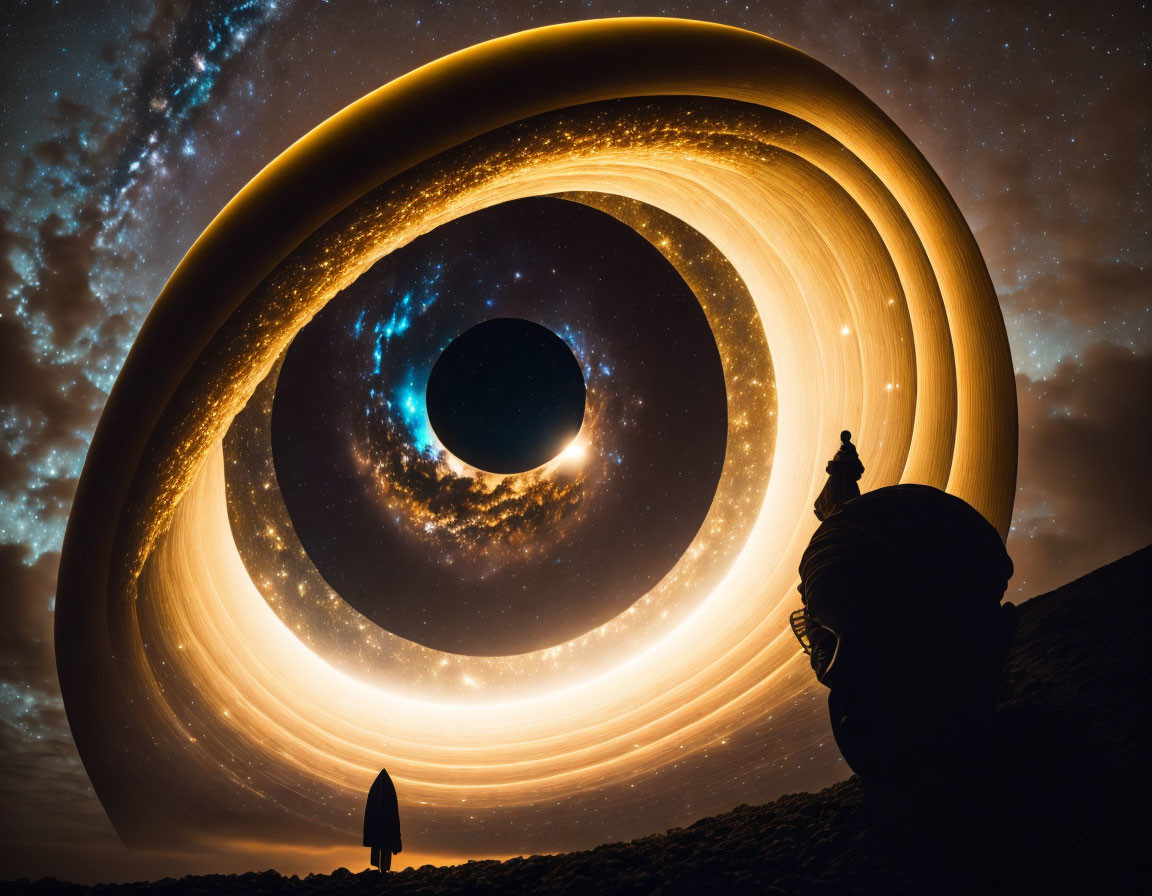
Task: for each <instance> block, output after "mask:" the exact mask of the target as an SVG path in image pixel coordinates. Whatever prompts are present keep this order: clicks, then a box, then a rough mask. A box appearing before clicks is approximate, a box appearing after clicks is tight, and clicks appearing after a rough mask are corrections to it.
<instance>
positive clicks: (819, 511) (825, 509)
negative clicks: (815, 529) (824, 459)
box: [815, 430, 864, 521]
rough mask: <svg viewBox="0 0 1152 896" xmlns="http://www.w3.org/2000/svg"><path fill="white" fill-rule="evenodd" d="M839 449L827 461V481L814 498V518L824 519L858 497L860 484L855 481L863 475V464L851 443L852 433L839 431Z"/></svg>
mask: <svg viewBox="0 0 1152 896" xmlns="http://www.w3.org/2000/svg"><path fill="white" fill-rule="evenodd" d="M840 442H841V445H840V450H839V451H837V452H836V455H835V456H834V457H833V458H832V460H830V461H828V466H827V468H826V472H827V473H828V481H827V482H826V483H824V488H823V490H822V491H821V492H820V495H819V497H818V498H816V507H815V510H816V519H818V520H821V521H823V520H826V519H828V517H830V516H831V515H832V514H834V513H835V512H836V511H837V510H839V509H840V508H841V507H843V506H844V505H845V504H846V503H848V502H849V501H851V500H852V499H853V498H859V497H860V486H858V485H857V484H856V483H857V482H859V481H860V477H861V476H863V475H864V464H862V463H860V456H859V455H858V454H857V453H856V446H855V445H853V444H852V433H850V432H849V431H848V430H844V431H843V432H842V433H840Z"/></svg>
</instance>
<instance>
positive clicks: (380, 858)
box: [364, 768, 403, 871]
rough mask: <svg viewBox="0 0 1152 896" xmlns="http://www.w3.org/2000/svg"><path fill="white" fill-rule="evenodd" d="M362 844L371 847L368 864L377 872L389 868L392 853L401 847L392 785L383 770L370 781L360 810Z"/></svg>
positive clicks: (398, 813)
mask: <svg viewBox="0 0 1152 896" xmlns="http://www.w3.org/2000/svg"><path fill="white" fill-rule="evenodd" d="M364 845H365V846H367V847H370V848H371V850H372V856H371V858H372V864H373V865H374V866H376V867H377V868H379V869H380V870H381V871H387V870H389V869H390V868H391V867H392V855H393V853H398V852H400V851H401V850H402V849H403V846H402V845H401V843H400V805H399V803H398V802H397V799H396V787H395V785H393V783H392V779H391V778H390V777H389V776H388V770H387V769H383V768H382V769H380V774H378V775H377V776H376V780H375V781H373V782H372V787H371V789H370V790H369V791H368V805H367V806H366V807H365V809H364Z"/></svg>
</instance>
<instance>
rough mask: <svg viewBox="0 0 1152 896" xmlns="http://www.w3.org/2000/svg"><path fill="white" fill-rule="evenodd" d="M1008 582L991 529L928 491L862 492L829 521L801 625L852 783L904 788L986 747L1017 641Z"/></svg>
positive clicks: (819, 539)
mask: <svg viewBox="0 0 1152 896" xmlns="http://www.w3.org/2000/svg"><path fill="white" fill-rule="evenodd" d="M1011 575H1012V561H1011V559H1010V558H1009V557H1008V554H1007V552H1006V551H1005V550H1004V545H1003V543H1002V542H1001V541H1000V536H999V534H998V533H997V532H996V530H995V529H994V528H993V527H992V525H991V524H990V523H989V522H988V521H987V520H985V519H984V517H982V516H981V515H980V514H979V513H978V512H977V511H976V510H975V509H974V508H973V507H972V506H971V505H969V504H967V503H966V502H964V501H962V500H961V499H960V498H957V497H954V496H952V495H949V494H946V493H945V492H942V491H940V490H939V489H935V488H931V487H930V486H925V485H895V486H890V487H888V488H881V489H877V490H875V491H871V492H867V493H865V494H863V495H861V496H860V497H858V498H854V499H852V500H850V501H848V502H847V503H845V504H844V505H843V506H842V507H841V508H840V509H839V510H838V511H837V512H835V513H833V514H831V515H830V516H828V518H827V519H825V520H824V522H823V523H822V524H821V525H820V528H819V529H817V530H816V534H815V535H813V536H812V540H811V542H810V543H809V545H808V548H807V550H805V552H804V556H803V559H802V560H801V562H800V578H801V584H800V592H801V595H802V596H803V598H804V609H803V610H802V611H797V613H796V614H793V615H794V617H795V618H794V627H796V629H797V634H798V635H802V636H803V637H801V641H802V643H805V646H806V648H807V649H809V650H810V654H811V660H812V667H813V669H814V670H815V672H816V676H817V678H818V679H819V680H820V681H821V683H823V684H824V685H825V686H827V687H828V688H830V693H829V695H828V709H829V713H830V715H831V721H832V731H833V734H834V735H835V738H836V744H837V746H839V748H840V751H841V753H843V755H844V759H845V760H846V761H847V763H848V765H849V766H851V768H852V769H853V771H855V772H857V773H858V774H860V775H861V776H862V777H865V778H869V779H872V780H875V781H879V782H881V783H890V784H894V785H895V784H899V783H900V782H901V781H904V782H907V781H909V780H911V779H914V778H916V777H918V776H921V774H922V773H923V772H924V771H925V770H929V771H931V770H933V769H942V768H950V767H954V766H955V765H956V764H957V763H965V762H967V761H968V760H969V759H970V758H972V756H973V751H979V750H981V749H983V748H985V746H986V744H987V735H988V732H989V730H990V727H991V723H992V721H993V717H994V713H995V706H996V697H997V692H998V690H999V685H1000V681H1001V677H1002V674H1003V669H1004V663H1005V660H1006V658H1007V654H1008V649H1009V647H1010V646H1011V642H1012V638H1013V636H1014V635H1015V630H1016V608H1015V607H1014V606H1012V605H1011V604H1006V605H1001V603H1000V601H1001V598H1002V597H1003V595H1004V589H1005V587H1006V586H1007V583H1008V579H1009V578H1010V577H1011Z"/></svg>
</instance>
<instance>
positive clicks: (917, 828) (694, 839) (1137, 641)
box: [0, 546, 1152, 896]
mask: <svg viewBox="0 0 1152 896" xmlns="http://www.w3.org/2000/svg"><path fill="white" fill-rule="evenodd" d="M1150 657H1152V546H1149V547H1147V548H1145V549H1143V550H1142V551H1138V552H1137V553H1135V554H1132V555H1130V556H1128V557H1125V558H1124V559H1122V560H1119V561H1117V562H1116V563H1113V564H1110V565H1109V566H1106V567H1103V568H1102V569H1099V570H1097V571H1096V572H1094V573H1092V574H1090V575H1088V576H1085V577H1084V578H1082V579H1078V580H1077V581H1075V582H1072V583H1070V584H1069V585H1066V586H1064V587H1063V588H1060V589H1058V590H1056V591H1053V592H1052V593H1050V594H1046V595H1043V596H1041V597H1037V598H1034V599H1032V600H1030V601H1028V602H1027V603H1025V604H1023V605H1022V606H1021V608H1020V631H1019V635H1018V637H1017V641H1016V646H1015V648H1014V650H1013V654H1012V657H1011V659H1010V663H1009V670H1008V680H1007V683H1006V686H1005V693H1004V698H1003V701H1002V707H1001V710H1002V712H1001V715H1002V717H1003V719H1004V726H1003V731H1004V734H1003V738H1002V743H1003V749H1002V750H1001V755H999V756H998V757H996V760H995V762H992V763H990V764H989V771H988V777H987V780H981V781H979V782H974V781H952V780H950V779H948V777H947V774H946V772H947V770H942V771H943V772H944V774H943V775H942V777H941V781H940V790H941V791H943V792H944V793H942V795H941V798H939V799H933V800H927V801H925V800H922V799H921V800H920V801H913V802H911V803H908V802H904V801H901V802H899V803H893V802H891V801H885V800H882V799H879V798H877V797H876V796H875V795H873V794H871V793H869V792H868V791H867V790H866V789H865V788H864V787H863V786H862V785H861V783H860V782H859V781H858V780H857V779H856V778H852V779H850V780H848V781H844V782H842V783H840V784H837V785H835V786H833V787H830V788H828V789H827V790H823V791H821V792H820V793H814V794H813V793H798V794H792V795H790V796H785V797H781V798H780V799H778V800H776V801H775V802H772V803H769V804H767V805H764V806H740V807H738V808H737V809H734V810H733V811H731V812H728V813H726V814H724V815H717V816H714V817H712V818H704V819H701V820H700V821H697V822H696V823H695V824H693V825H691V826H690V827H688V828H674V829H672V830H670V831H667V832H666V833H663V834H653V835H651V836H648V837H642V838H640V839H637V840H633V841H631V842H629V843H610V844H605V845H603V846H599V847H597V848H595V849H592V850H588V851H585V852H575V853H567V854H563V855H555V856H532V857H530V858H516V859H511V860H508V861H505V862H496V861H483V862H469V863H467V864H465V865H457V866H451V867H433V866H431V865H428V866H425V867H423V868H418V869H412V870H408V871H401V872H398V873H393V874H388V875H384V876H381V875H380V874H378V873H376V872H364V873H361V874H353V873H352V872H350V871H348V870H346V869H339V870H337V871H335V872H334V873H332V874H330V875H308V876H307V877H304V878H299V877H295V876H293V877H287V878H286V877H282V876H280V875H279V874H277V873H276V872H274V871H266V872H263V873H251V874H245V875H209V876H201V877H185V878H182V879H179V880H175V879H167V880H162V881H157V882H153V883H137V884H122V885H99V886H92V887H82V886H78V885H75V884H66V883H62V882H58V881H55V880H53V879H51V878H49V879H44V880H40V881H37V882H35V883H32V882H29V881H16V882H11V883H7V884H2V885H0V893H3V894H7V893H31V894H38V896H47V894H56V893H61V894H63V893H68V894H72V893H76V894H79V893H102V894H110V896H120V894H129V893H147V894H179V896H185V894H200V893H226V894H252V896H255V894H263V893H269V894H271V893H286V894H296V893H298V894H313V893H314V894H356V893H375V892H387V893H396V894H404V896H417V894H421V896H424V894H426V896H434V894H436V896H439V894H478V893H505V892H507V893H554V894H568V893H574V894H575V893H621V894H626V893H635V894H648V893H725V894H728V893H763V894H769V893H795V894H809V893H811V894H817V893H834V892H838V893H839V892H847V893H877V892H879V893H923V892H950V893H953V892H954V893H987V892H1004V893H1019V894H1030V893H1041V892H1084V893H1092V892H1108V891H1110V890H1112V889H1113V888H1115V887H1118V886H1123V887H1124V889H1125V890H1130V889H1131V887H1133V886H1135V885H1138V884H1139V883H1140V882H1141V881H1143V884H1144V885H1145V886H1146V885H1147V877H1148V874H1149V872H1152V869H1150V868H1149V865H1150V864H1152V862H1150V860H1149V858H1148V855H1147V850H1146V847H1145V846H1144V844H1143V842H1142V838H1143V839H1146V831H1147V830H1149V829H1152V827H1150V826H1149V824H1148V822H1147V821H1145V820H1143V819H1144V818H1145V817H1146V816H1147V815H1148V814H1150V813H1152V808H1150V807H1149V797H1152V793H1150V789H1149V780H1150V777H1152V776H1150V775H1149V771H1148V769H1149V760H1150V759H1152V757H1150V755H1149V732H1150V731H1152V724H1150V721H1152V718H1150V717H1152V700H1150V699H1149V698H1150V697H1152V689H1150V686H1149V682H1150V680H1152V679H1150V677H1149V672H1150V669H1149V658H1150ZM921 796H922V795H921ZM1141 890H1142V891H1143V887H1141Z"/></svg>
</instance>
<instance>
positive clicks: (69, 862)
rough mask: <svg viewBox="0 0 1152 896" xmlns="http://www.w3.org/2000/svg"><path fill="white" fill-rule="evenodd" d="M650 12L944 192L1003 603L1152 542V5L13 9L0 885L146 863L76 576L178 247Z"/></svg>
mask: <svg viewBox="0 0 1152 896" xmlns="http://www.w3.org/2000/svg"><path fill="white" fill-rule="evenodd" d="M630 14H645V15H677V16H685V17H691V18H700V19H708V20H714V21H718V22H723V23H727V24H732V25H737V26H741V27H746V28H749V29H752V30H754V31H758V32H762V33H764V34H767V35H770V36H772V37H775V38H778V39H780V40H783V41H785V42H787V43H790V44H793V45H795V46H797V47H799V48H800V49H802V50H804V51H805V52H807V53H809V54H811V55H813V56H815V57H816V58H817V59H819V60H821V61H823V62H824V63H826V64H828V65H830V66H831V67H832V68H834V69H835V70H837V71H838V72H839V73H841V74H842V75H844V76H845V77H846V78H848V79H849V80H850V81H851V82H853V83H854V84H855V85H856V86H857V87H859V88H860V89H861V90H863V91H864V92H865V93H866V94H867V95H868V96H870V97H871V98H872V99H873V100H875V101H876V102H877V103H878V104H879V105H880V106H881V108H883V109H884V110H885V111H886V112H887V113H888V114H889V115H890V116H892V118H893V119H894V120H895V121H896V122H897V124H898V125H900V127H901V128H903V129H904V130H905V132H906V133H907V134H908V135H909V136H910V137H911V138H912V140H913V141H914V142H915V143H916V144H917V145H918V146H919V147H920V149H921V150H922V151H923V152H924V154H925V155H926V156H927V158H928V160H929V161H930V162H931V163H932V165H933V166H934V167H935V168H936V170H937V171H938V172H939V173H940V174H941V176H942V177H943V179H944V181H945V183H946V184H947V185H948V187H949V189H950V190H951V191H952V193H953V195H954V196H955V198H956V200H957V202H958V203H959V206H960V208H961V209H962V211H963V212H964V214H965V215H966V217H967V220H968V222H969V224H970V225H971V227H972V229H973V231H974V233H975V235H976V237H977V240H978V241H979V244H980V247H981V249H982V251H983V253H984V256H985V259H986V260H987V262H988V266H989V269H990V271H991V274H992V277H993V280H994V282H995V284H996V287H997V290H998V293H999V295H1000V298H1001V303H1002V307H1003V310H1004V315H1005V319H1006V321H1007V325H1008V332H1009V338H1010V340H1011V345H1012V351H1013V356H1014V359H1015V365H1016V370H1017V382H1018V396H1019V404H1020V421H1021V442H1020V465H1019V490H1018V494H1017V501H1016V513H1015V520H1014V528H1013V532H1012V535H1011V537H1010V539H1009V544H1008V547H1009V550H1010V552H1011V554H1012V556H1013V558H1014V560H1015V562H1016V569H1017V572H1016V576H1015V578H1014V579H1013V581H1012V582H1011V583H1010V584H1009V595H1010V596H1011V597H1012V598H1013V599H1017V600H1019V599H1024V598H1027V597H1029V596H1031V595H1034V594H1037V593H1041V592H1043V591H1045V590H1048V589H1050V588H1052V587H1055V586H1057V585H1059V584H1062V583H1063V582H1066V581H1068V580H1069V579H1071V578H1073V577H1075V576H1077V575H1080V574H1082V573H1084V572H1087V571H1089V570H1091V569H1093V568H1095V567H1096V566H1098V565H1100V564H1102V563H1105V562H1108V561H1110V560H1113V559H1115V558H1116V557H1118V556H1120V555H1122V554H1124V553H1127V552H1129V551H1131V550H1133V549H1135V548H1137V547H1140V546H1142V545H1144V544H1146V543H1147V542H1148V541H1150V540H1152V514H1149V511H1148V508H1149V506H1150V504H1152V465H1149V464H1148V462H1147V446H1148V444H1149V443H1150V441H1152V410H1150V406H1152V402H1149V401H1148V396H1149V391H1150V390H1149V386H1150V385H1152V340H1150V338H1149V326H1150V325H1152V311H1150V308H1152V289H1150V285H1152V284H1150V274H1149V267H1148V265H1149V260H1150V259H1149V255H1150V254H1152V241H1150V240H1149V223H1148V190H1149V165H1150V161H1152V159H1150V155H1152V149H1150V144H1149V141H1148V135H1147V132H1148V126H1149V111H1148V108H1149V107H1148V103H1147V96H1149V95H1152V83H1150V80H1152V79H1150V77H1149V69H1148V62H1149V47H1148V38H1147V35H1148V33H1149V24H1150V23H1149V20H1148V15H1147V8H1146V5H1144V4H1137V3H1112V4H1107V3H1104V4H1090V3H1076V4H1064V5H1058V4H1050V5H1047V4H1035V3H1015V4H991V3H989V4H985V5H974V4H970V3H961V2H952V3H948V2H880V3H853V2H810V3H793V4H787V5H785V4H756V3H748V4H743V3H708V2H702V3H682V4H670V3H654V2H652V3H647V2H644V3H598V2H584V3H572V2H547V3H516V2H511V0H508V2H499V3H485V2H478V0H471V2H469V3H448V2H441V3H430V2H425V3H401V2H392V3H383V2H381V3H369V2H364V0H331V2H322V0H276V2H258V0H231V2H227V0H212V2H198V3H197V2H193V3H184V2H167V0H160V2H157V3H153V2H147V0H135V2H128V3H124V2H100V0H91V2H86V3H84V4H74V3H73V4H69V3H47V2H16V3H14V4H9V6H8V8H7V9H6V13H5V16H4V18H3V21H2V22H0V34H2V35H3V38H2V39H3V53H0V67H2V70H0V84H2V85H3V87H2V88H0V90H2V91H3V93H2V94H0V95H2V97H3V111H4V114H3V115H2V116H0V146H2V148H3V154H2V163H0V164H3V166H4V173H3V178H2V180H0V189H2V191H3V201H2V203H0V208H2V209H3V210H2V211H0V248H2V250H3V251H2V252H0V285H2V287H3V289H2V291H0V293H2V297H0V583H2V585H3V595H4V599H3V602H2V607H3V613H4V617H3V620H2V622H0V639H2V640H0V768H2V769H3V771H0V776H2V782H0V793H2V794H3V797H2V799H3V806H2V810H0V825H2V827H0V832H2V834H3V839H4V842H5V844H7V845H6V846H5V847H4V848H3V855H2V856H0V877H12V876H16V875H19V874H40V873H54V874H57V875H58V876H62V877H66V876H70V875H76V874H89V873H105V874H107V875H109V876H121V875H122V874H127V873H130V872H127V871H117V870H116V869H117V868H128V867H129V866H128V865H126V864H124V865H116V864H114V863H115V862H116V861H120V858H117V856H116V854H115V850H114V843H115V841H114V838H113V835H112V833H111V830H110V828H109V827H108V825H107V822H106V821H105V820H104V817H103V812H102V810H101V808H100V806H99V804H98V802H97V801H96V800H95V797H94V796H93V794H92V791H91V788H90V787H89V785H88V783H87V778H86V776H85V774H84V771H83V768H82V767H81V765H80V763H79V760H78V758H77V756H76V753H75V750H74V748H73V747H72V744H71V741H70V738H69V734H68V727H67V722H66V720H65V717H64V713H63V707H62V703H61V700H60V696H59V690H58V686H57V683H56V673H55V668H54V663H53V654H52V640H51V633H52V624H53V622H52V608H53V600H54V588H55V586H54V580H55V570H56V565H57V562H58V551H59V547H60V543H61V540H62V537H63V531H64V526H65V522H66V520H67V515H68V510H69V503H70V500H71V495H72V493H73V490H74V486H75V482H76V478H77V476H78V475H79V472H80V469H81V466H82V463H83V459H84V454H85V450H86V445H87V442H88V439H89V438H90V435H91V433H92V430H93V429H94V427H95V424H96V420H97V419H98V416H99V413H100V408H101V406H102V403H103V400H104V397H105V395H106V393H107V391H108V389H109V388H110V387H111V384H112V382H113V381H114V379H115V377H116V373H117V371H118V369H119V367H120V365H121V363H122V361H123V359H124V357H125V355H126V353H127V351H128V348H129V347H130V345H131V343H132V340H133V338H134V335H135V333H136V332H137V330H138V329H139V326H140V324H141V322H142V320H143V318H144V316H145V315H146V313H147V311H148V309H149V307H150V304H151V302H152V301H153V299H154V298H155V296H156V295H157V294H158V293H159V291H160V288H161V286H162V285H163V283H164V281H165V279H166V277H167V276H168V274H169V273H171V271H172V270H173V268H174V267H175V265H176V263H177V262H178V261H179V259H180V258H181V257H182V255H183V253H184V252H185V251H186V249H187V248H188V247H189V246H190V245H191V243H192V242H193V241H194V239H195V238H196V236H197V235H198V234H199V233H200V232H201V231H202V230H203V228H204V227H205V226H206V225H207V224H208V222H209V221H210V220H211V219H212V218H213V216H214V215H215V214H216V213H217V211H219V209H220V208H221V207H222V206H223V205H224V203H225V202H227V201H228V200H229V199H230V198H231V197H232V196H233V195H234V194H235V193H236V192H237V190H239V189H240V187H242V186H243V185H244V184H245V183H246V182H247V181H248V180H249V179H250V178H251V177H252V176H253V175H255V174H256V173H257V172H258V171H259V170H260V168H261V167H263V165H265V164H266V163H267V162H268V161H269V160H271V159H272V158H273V157H274V156H275V155H276V154H277V153H279V152H280V151H281V150H283V149H284V148H285V147H286V146H288V145H289V144H290V143H291V142H292V141H294V140H295V139H297V138H298V137H299V136H300V135H301V134H303V133H304V132H305V131H307V130H308V129H309V128H311V127H312V126H314V125H316V124H318V123H319V122H320V121H322V120H323V119H325V118H326V117H327V116H329V115H331V114H333V113H334V112H336V111H338V110H339V109H341V108H343V107H344V106H345V105H347V104H348V103H349V102H352V101H353V100H355V99H357V98H359V97H360V96H362V95H363V94H365V93H366V92H368V91H369V90H371V89H373V88H375V87H377V86H379V85H380V84H382V83H385V82H387V81H389V80H391V79H393V78H395V77H397V76H399V75H401V74H403V73H405V72H407V71H409V70H411V69H412V68H415V67H416V66H418V65H421V64H423V63H425V62H429V61H431V60H433V59H436V58H438V57H440V56H442V55H444V54H446V53H448V52H451V51H453V50H457V49H460V48H463V47H466V46H468V45H471V44H473V43H476V42H478V41H481V40H485V39H488V38H492V37H496V36H499V35H503V34H506V33H509V32H512V31H516V30H520V29H523V28H528V27H532V26H537V25H545V24H551V23H554V22H558V21H567V20H574V19H582V18H594V17H602V16H613V15H630ZM859 447H860V450H861V453H862V455H863V456H864V458H865V463H867V455H868V446H867V445H861V446H859ZM63 844H69V846H68V848H67V849H66V848H64V846H63ZM75 844H85V845H86V846H87V847H89V848H93V847H95V848H100V849H104V851H105V853H106V861H105V864H104V865H99V864H93V863H92V862H91V860H89V864H87V865H85V864H83V862H81V861H80V860H79V859H76V858H74V857H73V856H72V854H71V853H70V852H69V850H70V849H72V848H73V846H74V845H75ZM121 858H122V857H121ZM316 861H318V862H319V863H320V864H323V859H317V860H316ZM263 864H267V863H266V862H264V863H262V864H261V866H263ZM131 867H132V868H133V869H134V871H133V872H131V873H135V870H139V873H140V874H147V873H150V871H153V870H155V869H157V868H161V867H167V866H161V865H154V866H147V865H140V864H137V865H134V866H131ZM93 868H98V869H104V870H103V871H92V870H91V869H93Z"/></svg>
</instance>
